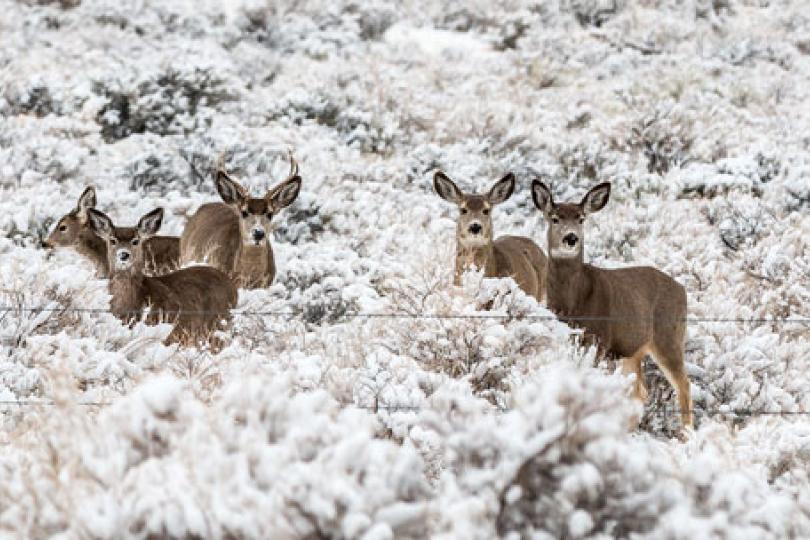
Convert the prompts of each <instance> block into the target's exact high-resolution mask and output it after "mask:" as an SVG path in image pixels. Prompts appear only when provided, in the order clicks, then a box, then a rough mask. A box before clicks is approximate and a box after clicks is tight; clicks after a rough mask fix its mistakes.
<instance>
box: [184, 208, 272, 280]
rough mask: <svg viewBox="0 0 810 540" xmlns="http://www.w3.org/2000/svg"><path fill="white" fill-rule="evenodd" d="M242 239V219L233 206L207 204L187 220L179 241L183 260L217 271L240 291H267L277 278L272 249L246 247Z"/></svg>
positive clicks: (261, 246) (265, 245) (267, 245)
mask: <svg viewBox="0 0 810 540" xmlns="http://www.w3.org/2000/svg"><path fill="white" fill-rule="evenodd" d="M240 238H241V232H240V226H239V215H238V214H237V213H236V211H235V210H234V209H233V208H232V207H231V206H229V205H227V204H225V203H219V202H217V203H208V204H204V205H202V206H201V207H200V209H199V210H197V212H196V213H195V214H194V215H193V216H191V218H190V219H189V220H188V223H187V224H186V227H185V230H184V231H183V235H182V236H181V237H180V257H181V260H182V261H183V262H184V263H185V262H191V261H199V262H204V263H206V264H209V265H211V266H213V267H214V268H218V269H219V270H221V271H222V272H225V273H226V274H228V275H229V276H230V277H231V279H233V281H234V283H236V284H237V286H239V287H243V288H246V289H255V288H261V287H268V286H269V285H270V284H271V283H273V280H274V279H275V276H276V263H275V259H274V257H273V247H272V246H271V245H270V242H269V241H266V242H264V243H263V245H259V246H250V245H247V246H246V245H244V244H243V242H242V241H241V240H240Z"/></svg>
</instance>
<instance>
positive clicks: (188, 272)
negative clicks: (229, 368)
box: [89, 208, 237, 344]
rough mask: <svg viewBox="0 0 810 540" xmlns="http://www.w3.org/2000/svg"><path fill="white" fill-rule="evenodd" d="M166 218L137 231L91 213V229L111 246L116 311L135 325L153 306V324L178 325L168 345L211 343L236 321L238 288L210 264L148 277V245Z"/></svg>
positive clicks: (149, 219) (151, 219)
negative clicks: (227, 324) (233, 317)
mask: <svg viewBox="0 0 810 540" xmlns="http://www.w3.org/2000/svg"><path fill="white" fill-rule="evenodd" d="M162 217H163V210H162V209H160V208H159V209H157V210H155V211H153V212H150V213H149V214H147V215H145V216H144V217H143V218H141V221H140V222H139V224H138V226H137V227H134V228H133V227H115V226H114V225H113V224H112V221H111V220H110V218H109V217H107V216H106V215H104V214H102V213H101V212H98V211H97V210H90V211H89V218H90V223H91V226H92V227H93V229H94V231H96V232H97V233H98V234H99V235H100V236H101V237H103V238H105V241H106V242H107V245H108V261H109V266H110V269H111V274H110V282H109V292H110V295H111V296H112V298H111V300H110V309H111V311H112V313H113V314H114V315H115V316H116V317H118V318H119V319H121V320H122V321H124V322H126V323H132V322H134V321H136V320H137V319H138V318H139V317H140V314H141V312H142V311H143V309H144V308H146V307H149V308H150V312H149V315H148V317H147V322H148V323H151V324H155V323H157V322H160V321H166V322H171V323H173V324H174V328H173V329H172V332H171V333H170V334H169V336H168V337H167V338H166V343H167V344H170V343H181V344H194V343H196V342H199V341H201V340H209V341H210V340H212V334H213V332H215V331H216V330H218V329H220V328H221V327H222V324H223V322H224V321H227V320H229V319H230V310H231V309H232V308H234V307H235V306H236V301H237V291H236V287H234V285H233V283H232V282H231V281H230V279H229V278H228V276H226V275H225V274H223V273H222V272H220V271H219V270H216V269H215V268H212V267H209V266H194V267H189V268H183V269H181V270H177V271H174V272H170V273H168V274H165V275H162V276H155V277H152V276H147V275H145V274H144V273H143V266H144V263H145V257H146V256H147V253H146V249H145V247H144V243H143V242H144V240H146V239H147V238H148V237H149V236H150V235H152V234H154V233H155V232H156V231H157V229H158V228H159V227H160V223H161V221H162Z"/></svg>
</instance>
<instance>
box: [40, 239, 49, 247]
mask: <svg viewBox="0 0 810 540" xmlns="http://www.w3.org/2000/svg"><path fill="white" fill-rule="evenodd" d="M40 247H42V249H51V244H50V242H48V241H47V240H43V241H42V244H41V245H40Z"/></svg>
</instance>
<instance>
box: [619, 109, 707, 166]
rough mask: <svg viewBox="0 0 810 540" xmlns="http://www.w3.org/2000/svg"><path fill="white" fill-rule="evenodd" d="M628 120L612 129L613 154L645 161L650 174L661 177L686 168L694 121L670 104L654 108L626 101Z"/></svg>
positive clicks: (692, 138) (691, 143) (692, 141)
mask: <svg viewBox="0 0 810 540" xmlns="http://www.w3.org/2000/svg"><path fill="white" fill-rule="evenodd" d="M628 104H629V105H630V107H631V108H632V109H633V111H632V113H631V114H632V119H631V120H629V121H627V122H624V123H622V124H620V125H619V126H617V127H616V128H615V132H614V135H613V137H612V139H611V141H612V144H613V146H614V148H616V149H617V150H621V151H625V152H631V153H633V154H636V155H637V156H639V157H643V158H644V160H645V161H646V166H647V170H648V171H649V172H651V173H657V174H665V173H666V172H667V171H669V170H670V169H672V168H676V167H682V166H683V165H685V164H687V163H688V162H689V161H690V160H691V159H692V156H691V154H690V150H691V148H692V145H693V144H694V142H695V133H694V129H693V123H694V120H692V119H691V118H690V115H689V113H688V112H686V111H684V110H683V108H682V107H680V106H678V104H676V103H672V102H666V101H665V102H658V103H655V104H651V103H644V102H639V101H638V100H637V99H635V98H630V99H629V101H628Z"/></svg>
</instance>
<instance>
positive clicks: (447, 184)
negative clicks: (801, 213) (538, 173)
mask: <svg viewBox="0 0 810 540" xmlns="http://www.w3.org/2000/svg"><path fill="white" fill-rule="evenodd" d="M433 187H434V188H435V189H436V193H438V194H439V197H441V198H442V199H444V200H446V201H449V202H451V203H453V204H455V205H457V206H458V208H459V216H458V220H457V222H456V265H455V277H454V280H453V283H454V284H455V285H459V284H460V283H461V275H462V274H463V273H464V271H465V270H467V269H469V268H470V267H472V266H475V267H477V268H479V269H481V270H483V272H484V276H485V277H511V278H512V279H514V280H515V282H516V283H517V284H518V286H519V287H520V288H521V289H523V291H524V292H526V294H529V295H531V296H533V297H535V298H536V299H537V300H538V301H542V300H543V297H544V295H545V288H546V275H545V270H546V256H545V254H543V250H541V249H540V248H539V247H538V246H537V244H535V243H534V242H533V241H532V240H530V239H529V238H525V237H523V236H501V237H500V238H498V239H497V240H493V231H492V208H493V207H494V206H495V205H496V204H500V203H502V202H504V201H505V200H507V199H508V198H509V197H510V196H511V195H512V192H513V191H514V190H515V175H514V174H512V173H509V174H507V175H506V176H504V177H503V178H501V179H500V180H499V181H498V182H496V183H495V185H493V186H492V188H491V189H490V190H489V193H487V194H486V195H475V194H471V193H464V192H462V191H461V190H460V189H459V188H458V186H456V184H455V183H454V182H453V181H452V180H450V178H448V177H447V175H446V174H444V173H443V172H441V171H439V172H437V173H436V174H435V175H434V176H433Z"/></svg>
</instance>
